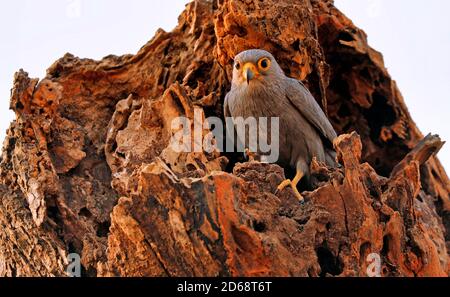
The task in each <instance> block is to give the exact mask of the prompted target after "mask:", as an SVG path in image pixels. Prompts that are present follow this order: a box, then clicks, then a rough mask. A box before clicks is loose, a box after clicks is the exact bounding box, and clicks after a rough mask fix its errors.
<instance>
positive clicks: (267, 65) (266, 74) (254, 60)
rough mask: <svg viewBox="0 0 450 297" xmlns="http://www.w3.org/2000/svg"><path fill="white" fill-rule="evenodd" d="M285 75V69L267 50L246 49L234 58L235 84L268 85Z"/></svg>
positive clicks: (247, 85) (238, 85) (246, 85)
mask: <svg viewBox="0 0 450 297" xmlns="http://www.w3.org/2000/svg"><path fill="white" fill-rule="evenodd" d="M283 76H284V74H283V71H282V70H281V68H280V66H279V65H278V63H277V61H276V60H275V58H274V57H273V56H272V54H271V53H269V52H267V51H265V50H261V49H251V50H246V51H243V52H241V53H239V54H238V55H237V56H236V57H235V58H234V66H233V85H234V86H237V87H256V86H258V85H267V84H269V83H270V82H273V81H274V80H276V79H279V78H280V77H283Z"/></svg>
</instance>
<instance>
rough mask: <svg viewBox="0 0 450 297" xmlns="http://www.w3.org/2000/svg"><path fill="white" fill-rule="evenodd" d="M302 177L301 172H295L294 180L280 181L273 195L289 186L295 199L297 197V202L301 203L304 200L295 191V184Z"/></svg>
mask: <svg viewBox="0 0 450 297" xmlns="http://www.w3.org/2000/svg"><path fill="white" fill-rule="evenodd" d="M302 177H303V172H301V171H300V170H297V174H296V175H295V177H294V179H293V180H290V179H285V180H284V181H282V182H281V184H280V185H279V186H278V187H277V191H276V192H275V194H278V193H279V192H281V191H282V190H283V189H284V188H286V187H287V186H291V188H292V190H293V191H294V195H295V197H297V199H298V201H300V202H303V201H304V198H303V196H302V194H300V192H299V191H298V190H297V184H298V182H299V181H300V180H301V179H302Z"/></svg>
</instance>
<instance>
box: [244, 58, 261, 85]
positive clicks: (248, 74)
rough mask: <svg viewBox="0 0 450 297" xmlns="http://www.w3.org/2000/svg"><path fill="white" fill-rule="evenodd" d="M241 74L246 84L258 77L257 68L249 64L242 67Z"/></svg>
mask: <svg viewBox="0 0 450 297" xmlns="http://www.w3.org/2000/svg"><path fill="white" fill-rule="evenodd" d="M242 73H243V75H244V79H245V80H246V81H247V84H248V83H249V82H250V81H251V80H252V79H253V78H255V77H258V75H259V71H258V68H256V66H255V65H254V64H253V63H250V62H248V63H245V64H244V67H242Z"/></svg>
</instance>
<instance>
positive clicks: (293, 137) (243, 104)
mask: <svg viewBox="0 0 450 297" xmlns="http://www.w3.org/2000/svg"><path fill="white" fill-rule="evenodd" d="M264 58H267V59H270V67H269V69H268V70H267V71H260V72H259V71H257V69H256V70H255V71H256V72H258V77H257V78H256V79H252V80H251V81H248V78H247V81H246V80H245V79H243V77H242V68H241V67H242V65H244V64H245V65H247V64H248V63H252V64H254V65H258V63H259V61H260V60H261V59H264ZM236 64H239V65H238V66H239V67H233V81H232V86H231V90H230V91H229V93H228V94H227V96H226V97H225V102H224V114H225V116H228V117H234V118H236V117H243V118H248V117H255V118H259V117H279V119H280V126H279V129H280V137H279V141H280V151H279V152H280V156H279V163H281V165H284V166H290V167H292V168H294V169H297V170H301V171H302V172H303V173H305V175H306V176H309V165H310V163H311V160H312V158H313V157H316V158H317V159H318V160H319V161H322V162H326V163H327V164H328V165H330V166H335V165H336V163H335V161H334V156H335V153H334V151H333V147H332V142H333V140H334V138H336V132H335V131H334V129H333V127H332V125H331V123H330V122H329V120H328V118H327V117H326V115H325V113H324V112H323V111H322V109H321V108H320V106H319V105H318V104H317V102H316V100H315V99H314V97H313V96H312V95H311V93H310V92H309V91H308V89H307V88H306V87H305V86H304V85H303V83H302V82H300V81H298V80H295V79H292V78H289V77H286V76H285V74H284V72H283V71H282V69H281V67H280V66H279V65H278V63H277V62H276V60H275V58H274V57H273V56H272V55H271V54H270V53H269V52H267V51H264V50H259V49H258V50H256V49H255V50H248V51H244V52H242V53H240V54H238V55H237V56H236V57H235V65H236ZM237 68H239V69H237ZM259 70H261V69H259ZM244 75H245V74H244Z"/></svg>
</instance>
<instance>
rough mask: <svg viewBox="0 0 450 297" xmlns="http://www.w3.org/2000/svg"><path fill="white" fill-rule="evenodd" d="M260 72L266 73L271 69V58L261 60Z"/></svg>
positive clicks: (259, 64) (259, 62)
mask: <svg viewBox="0 0 450 297" xmlns="http://www.w3.org/2000/svg"><path fill="white" fill-rule="evenodd" d="M258 68H259V70H262V71H266V70H268V69H269V68H270V59H269V58H261V59H259V61H258Z"/></svg>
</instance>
